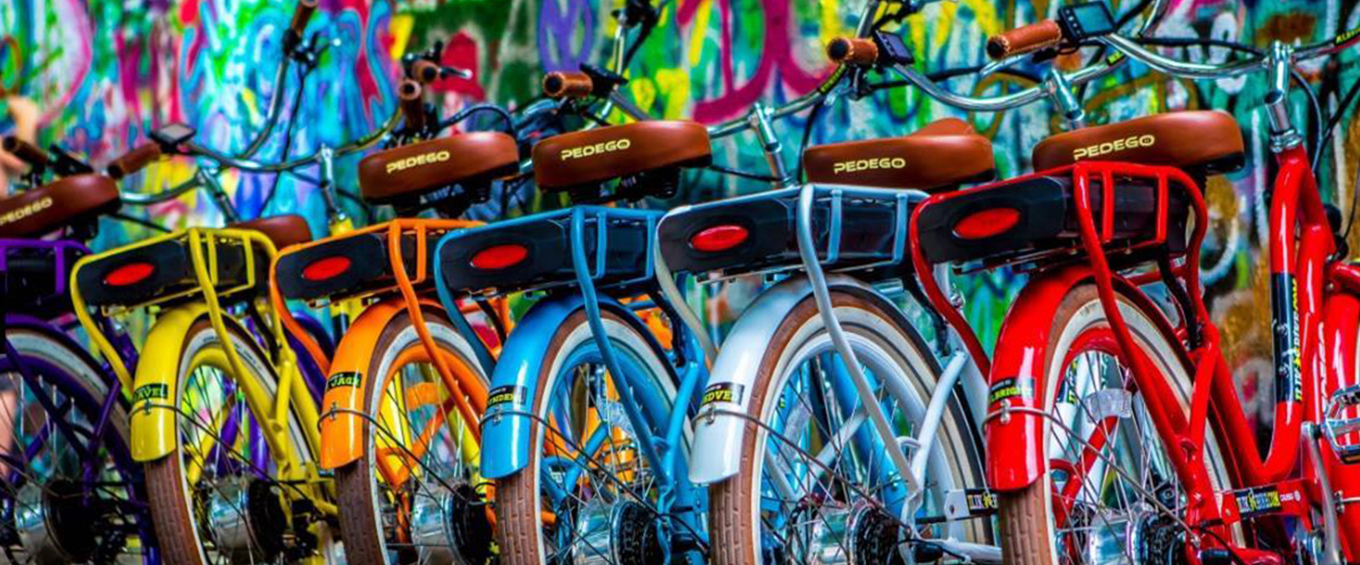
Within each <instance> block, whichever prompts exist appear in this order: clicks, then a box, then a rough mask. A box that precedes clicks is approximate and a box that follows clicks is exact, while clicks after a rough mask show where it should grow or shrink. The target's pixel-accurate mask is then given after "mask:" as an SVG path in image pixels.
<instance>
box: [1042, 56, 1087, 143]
mask: <svg viewBox="0 0 1360 565" xmlns="http://www.w3.org/2000/svg"><path fill="white" fill-rule="evenodd" d="M1044 90H1045V91H1046V92H1047V93H1048V97H1049V98H1050V99H1052V100H1053V106H1054V107H1056V108H1057V109H1058V111H1059V112H1061V113H1062V117H1063V122H1064V125H1065V126H1066V127H1067V130H1068V131H1071V130H1076V129H1081V128H1084V127H1086V111H1085V110H1083V109H1082V107H1081V100H1079V99H1077V95H1076V94H1075V93H1073V92H1072V85H1071V83H1069V82H1068V80H1067V77H1065V76H1063V74H1062V71H1059V70H1058V69H1057V68H1056V67H1050V68H1049V70H1048V74H1047V75H1046V76H1045V77H1044Z"/></svg>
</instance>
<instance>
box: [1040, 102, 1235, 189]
mask: <svg viewBox="0 0 1360 565" xmlns="http://www.w3.org/2000/svg"><path fill="white" fill-rule="evenodd" d="M1033 161H1034V170H1036V171H1043V170H1046V169H1052V168H1054V167H1061V166H1063V165H1070V164H1072V163H1075V162H1077V161H1123V162H1129V163H1138V164H1141V165H1161V166H1168V167H1177V168H1181V169H1185V170H1187V171H1191V172H1199V173H1204V174H1208V175H1212V174H1219V173H1225V172H1230V171H1234V170H1237V169H1239V168H1241V167H1242V165H1243V162H1244V153H1243V143H1242V130H1241V128H1239V127H1238V125H1237V120H1235V119H1233V117H1232V116H1231V115H1230V114H1227V113H1226V112H1220V111H1217V110H1190V111H1182V112H1170V113H1166V114H1159V115H1156V116H1147V117H1143V118H1135V119H1132V120H1127V121H1123V122H1118V123H1113V124H1108V125H1103V126H1093V127H1088V128H1082V129H1079V130H1074V131H1070V132H1066V133H1060V134H1057V135H1054V136H1051V137H1049V138H1048V139H1045V140H1043V141H1041V142H1039V144H1038V145H1036V146H1035V147H1034V153H1033Z"/></svg>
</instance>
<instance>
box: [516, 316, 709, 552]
mask: <svg viewBox="0 0 1360 565" xmlns="http://www.w3.org/2000/svg"><path fill="white" fill-rule="evenodd" d="M602 318H603V320H602V321H603V323H604V327H605V331H606V333H607V334H608V339H609V341H610V343H611V344H612V346H613V350H614V353H615V355H616V357H617V359H618V361H619V364H620V366H621V367H622V370H623V371H625V372H627V373H628V379H627V382H629V383H631V390H632V393H633V395H634V397H635V398H636V400H637V404H638V407H639V408H640V411H641V412H642V417H643V418H644V419H645V420H646V422H645V424H646V427H647V428H649V429H646V430H638V429H635V428H634V426H633V424H632V423H631V422H630V420H629V419H628V418H627V416H626V415H625V409H624V406H623V404H622V401H621V397H620V390H619V382H620V381H621V379H619V378H618V376H617V375H610V374H609V373H608V372H607V371H606V369H605V367H604V363H603V361H602V359H601V356H600V351H599V348H598V347H597V346H596V341H595V338H594V337H593V334H592V333H591V330H590V326H589V324H588V323H587V320H586V315H585V312H584V311H577V312H576V313H575V314H573V315H571V316H569V317H568V318H567V320H566V321H565V322H564V323H563V324H562V325H561V326H559V327H558V328H556V330H555V333H554V334H553V337H552V340H551V341H550V342H549V345H548V349H547V351H544V352H543V362H542V363H541V365H540V372H539V374H538V381H537V385H536V389H535V391H534V397H533V400H532V404H530V406H531V407H532V413H533V414H534V421H533V422H532V423H531V424H530V427H529V430H530V432H529V434H530V435H529V437H530V441H531V443H530V444H529V453H528V455H529V458H528V464H527V465H525V467H524V468H523V469H521V470H519V471H518V472H516V473H515V474H513V475H510V476H509V477H506V478H505V479H502V480H501V481H500V482H499V484H498V485H497V489H496V515H497V519H498V521H497V528H498V529H497V532H496V538H497V539H498V540H499V541H500V547H501V559H502V562H503V563H508V564H511V565H540V564H545V563H573V562H574V563H596V562H598V563H660V562H662V559H663V553H662V548H661V547H660V546H659V544H658V541H659V538H660V537H662V536H658V528H659V527H662V526H665V527H669V528H670V529H671V531H672V532H677V533H676V535H679V536H685V537H690V538H694V537H696V536H695V535H694V531H693V530H694V528H696V525H695V524H693V523H687V522H685V520H684V518H682V517H674V518H673V519H670V520H663V519H662V516H660V515H659V514H658V509H657V502H658V496H659V493H660V492H661V490H662V488H663V486H666V485H659V484H658V483H657V481H656V478H657V475H656V473H655V472H654V471H653V469H652V468H651V466H650V464H649V462H648V461H647V459H646V458H644V457H643V454H642V452H641V450H640V449H639V446H640V444H639V442H640V441H642V440H644V439H650V438H656V437H658V436H659V435H660V430H663V429H665V427H666V422H667V420H668V418H669V417H670V414H671V410H672V407H673V402H674V399H675V388H674V384H673V383H674V380H673V376H672V374H671V372H670V370H669V366H668V365H667V364H666V362H665V360H664V359H665V358H664V357H663V356H662V353H661V351H660V350H659V349H658V347H657V346H656V344H655V342H654V341H652V340H650V339H648V338H647V337H646V336H644V335H643V333H642V332H643V331H645V330H643V329H641V328H640V327H639V326H638V325H636V324H632V323H629V322H628V321H625V319H624V318H623V317H622V316H619V315H616V314H614V313H613V312H609V311H605V312H603V313H602ZM532 330H533V328H526V327H520V328H519V329H518V330H517V331H532ZM681 439H682V442H681V443H682V445H674V446H670V449H671V450H672V451H673V452H675V454H676V455H677V456H678V458H679V459H680V460H681V463H682V464H683V463H684V462H687V461H688V455H689V445H688V438H687V437H683V436H682V438H681ZM658 443H659V442H658ZM504 447H505V448H511V446H504ZM670 473H671V476H672V477H685V476H686V471H685V468H684V467H683V466H682V467H681V468H680V469H679V470H676V469H671V470H670ZM679 488H681V490H683V487H679ZM683 497H684V496H683V495H682V498H683ZM678 505H680V504H679V503H677V506H678Z"/></svg>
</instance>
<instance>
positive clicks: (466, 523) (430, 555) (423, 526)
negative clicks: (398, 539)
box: [411, 484, 492, 565]
mask: <svg viewBox="0 0 1360 565" xmlns="http://www.w3.org/2000/svg"><path fill="white" fill-rule="evenodd" d="M431 490H432V491H433V492H427V493H424V494H422V495H420V496H416V497H414V498H415V501H414V502H413V503H412V507H411V542H412V544H413V545H415V546H416V547H417V548H419V550H420V556H419V562H420V563H431V564H437V565H483V564H484V563H486V562H487V561H488V560H490V559H491V539H492V533H491V522H490V521H488V520H487V516H486V509H487V508H486V502H484V501H483V500H482V499H481V497H480V496H479V495H478V494H477V491H476V489H473V488H472V486H471V485H468V484H458V485H454V487H453V490H449V489H446V488H442V487H435V488H434V489H431Z"/></svg>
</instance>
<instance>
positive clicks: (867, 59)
mask: <svg viewBox="0 0 1360 565" xmlns="http://www.w3.org/2000/svg"><path fill="white" fill-rule="evenodd" d="M826 57H827V58H828V59H831V62H833V63H840V64H842V65H861V66H862V65H872V64H874V63H875V62H877V61H878V44H877V43H874V40H872V39H868V38H865V37H837V38H835V39H832V40H831V43H828V44H826Z"/></svg>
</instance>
